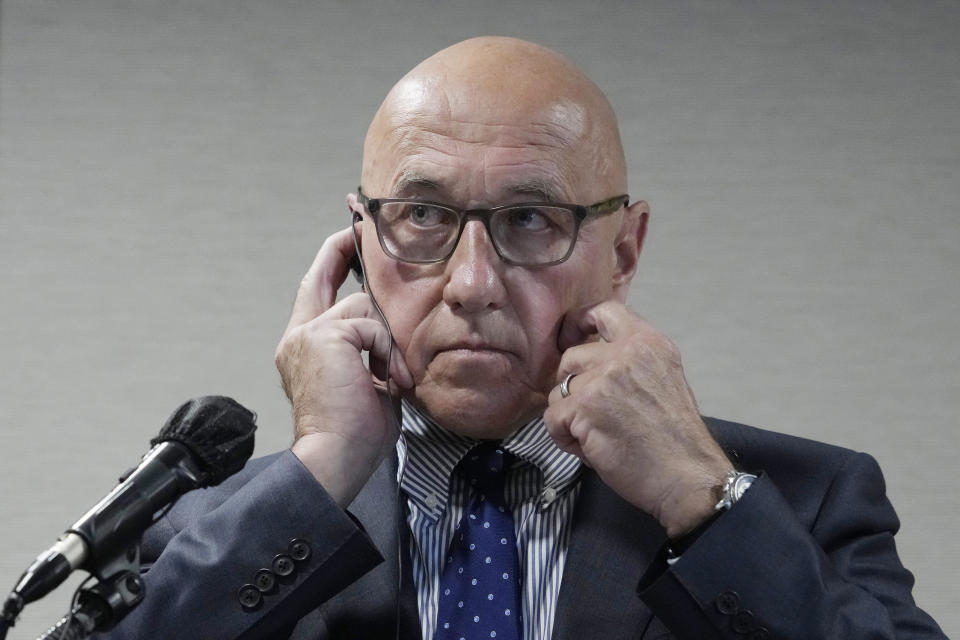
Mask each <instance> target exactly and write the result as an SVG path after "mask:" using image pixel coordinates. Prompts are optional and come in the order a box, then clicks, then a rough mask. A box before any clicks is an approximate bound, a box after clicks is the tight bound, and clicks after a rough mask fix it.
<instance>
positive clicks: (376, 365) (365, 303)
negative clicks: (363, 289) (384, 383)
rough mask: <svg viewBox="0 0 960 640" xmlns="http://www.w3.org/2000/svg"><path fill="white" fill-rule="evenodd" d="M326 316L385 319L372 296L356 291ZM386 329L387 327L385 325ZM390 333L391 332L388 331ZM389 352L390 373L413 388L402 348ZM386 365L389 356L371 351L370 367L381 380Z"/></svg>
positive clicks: (402, 384) (400, 382)
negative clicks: (375, 305) (373, 301)
mask: <svg viewBox="0 0 960 640" xmlns="http://www.w3.org/2000/svg"><path fill="white" fill-rule="evenodd" d="M325 317H333V318H341V319H350V318H368V319H372V320H376V321H377V322H379V323H380V324H381V326H382V325H383V319H382V318H381V317H380V313H379V312H378V311H377V309H376V307H374V305H373V303H372V302H371V301H370V296H369V295H368V294H366V293H354V294H351V295H349V296H347V297H346V298H344V299H343V300H341V301H340V302H338V303H337V304H335V305H333V306H332V307H330V309H329V310H328V311H327V312H325ZM384 329H385V330H386V327H384ZM388 335H390V334H389V333H388ZM391 337H392V336H391ZM387 353H388V354H389V360H390V375H391V376H392V377H393V379H394V380H396V381H397V384H399V385H400V386H401V387H403V388H405V389H410V388H412V387H413V375H412V374H411V373H410V370H409V369H408V368H407V363H406V361H405V360H404V359H403V355H402V354H401V353H400V350H399V349H396V348H394V349H393V351H392V352H390V351H389V349H388V350H387ZM386 367H387V357H386V356H384V357H381V356H379V355H378V354H377V353H374V352H372V351H371V353H370V369H371V371H372V372H373V374H374V375H375V376H377V377H378V378H380V379H381V380H382V379H384V377H385V376H384V373H385V371H386Z"/></svg>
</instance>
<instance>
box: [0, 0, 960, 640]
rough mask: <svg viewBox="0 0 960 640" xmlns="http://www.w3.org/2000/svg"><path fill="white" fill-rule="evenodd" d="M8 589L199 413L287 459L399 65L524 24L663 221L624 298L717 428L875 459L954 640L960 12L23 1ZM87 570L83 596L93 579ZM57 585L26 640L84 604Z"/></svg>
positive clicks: (3, 180) (13, 226) (5, 300)
mask: <svg viewBox="0 0 960 640" xmlns="http://www.w3.org/2000/svg"><path fill="white" fill-rule="evenodd" d="M0 19H2V27H0V193H2V201H0V207H2V209H0V358H2V360H0V363H2V366H0V589H2V590H3V594H2V595H5V594H6V593H7V591H8V590H9V588H11V587H12V586H13V584H14V582H15V581H16V579H17V577H18V576H19V574H20V572H21V571H22V570H23V569H24V568H25V567H26V565H27V564H28V563H29V562H30V560H31V559H32V558H33V557H34V556H35V555H36V554H37V553H38V552H40V551H41V550H43V549H44V548H46V547H47V546H48V545H49V544H50V543H52V542H53V540H54V538H55V537H56V536H57V535H59V533H60V532H62V531H63V530H64V528H65V527H67V526H68V525H69V524H70V523H72V522H73V521H74V520H75V519H76V518H77V517H79V515H80V514H81V513H83V512H84V511H85V510H86V509H87V507H89V506H90V505H92V504H93V503H94V502H95V501H96V500H98V499H99V498H100V497H101V496H102V495H103V494H104V493H106V491H107V490H109V488H110V487H111V486H112V484H113V483H115V481H116V477H117V475H118V474H119V473H120V472H121V471H123V470H124V469H126V468H127V467H129V466H131V465H132V464H134V463H135V462H136V460H137V458H138V457H139V456H140V455H141V454H142V453H143V452H144V451H146V449H147V447H148V445H147V443H148V440H149V439H150V438H151V437H152V436H153V435H155V433H156V432H157V430H158V429H159V427H160V425H161V424H162V422H163V421H164V419H165V418H166V417H167V415H168V414H169V413H170V412H171V411H172V410H173V409H174V408H175V407H176V406H177V405H178V404H180V403H181V402H182V401H184V400H186V399H187V398H189V397H192V396H197V395H203V394H210V393H219V394H226V395H231V396H233V397H235V398H237V399H238V400H239V401H241V402H242V403H244V404H245V405H247V406H248V407H250V408H251V409H253V410H255V411H257V412H258V414H259V416H260V420H259V423H260V430H259V432H258V434H257V435H258V444H257V452H258V454H264V453H268V452H271V451H276V450H278V449H282V448H285V447H287V446H288V445H289V443H290V437H291V424H290V422H291V421H290V417H289V408H288V406H287V403H286V401H285V398H284V396H283V393H282V391H281V389H280V385H279V380H278V376H277V374H276V371H275V369H274V365H273V350H274V347H275V345H276V342H277V339H278V338H279V336H280V334H281V332H282V330H283V327H284V326H285V324H286V320H287V315H288V312H289V309H290V304H291V302H292V300H293V296H294V293H295V291H296V288H297V284H298V283H299V280H300V278H301V276H302V274H303V272H304V271H305V270H306V268H307V266H308V265H309V264H310V262H311V260H312V258H313V255H314V254H315V252H316V251H317V249H318V248H319V246H320V244H321V242H322V241H323V239H324V238H325V237H326V236H327V235H328V234H329V233H330V232H332V231H333V230H336V229H338V228H342V227H344V226H346V224H347V222H348V218H347V209H346V206H345V204H344V195H345V194H346V193H347V192H348V191H350V190H352V189H354V188H355V187H356V185H357V180H358V175H359V166H360V143H361V141H362V137H363V135H364V132H365V130H366V126H367V124H368V122H369V119H370V117H371V116H372V114H373V112H374V110H375V109H376V107H377V105H378V104H379V102H380V100H381V99H382V98H383V96H384V95H385V94H386V92H387V91H388V89H389V88H390V86H391V85H392V84H393V82H394V81H396V80H397V79H398V78H399V77H400V76H401V75H402V74H403V73H404V72H405V71H407V70H408V69H409V68H410V67H412V66H413V65H414V64H416V63H417V62H418V61H419V60H421V59H422V58H424V57H426V56H428V55H429V54H431V53H433V52H434V51H436V50H438V49H440V48H442V47H444V46H446V45H449V44H452V43H454V42H456V41H458V40H461V39H463V38H465V37H469V36H473V35H481V34H501V35H515V36H519V37H524V38H528V39H531V40H533V41H535V42H538V43H541V44H544V45H547V46H549V47H553V48H555V49H557V50H559V51H560V52H561V53H563V54H564V55H566V56H567V57H569V58H571V59H572V60H574V61H575V62H576V63H578V64H579V65H581V66H582V67H583V68H584V69H585V70H586V72H587V73H588V74H589V75H591V76H592V77H593V78H594V79H595V80H596V81H597V83H598V84H599V85H600V86H601V87H602V88H603V89H604V90H605V91H606V92H607V94H608V95H609V97H610V100H611V101H612V103H613V105H614V107H615V108H616V110H617V112H618V113H619V116H620V120H621V128H622V133H623V137H624V140H625V144H626V148H627V154H628V160H629V163H630V194H631V195H632V196H633V197H634V198H643V199H646V200H648V201H649V202H650V203H651V205H652V208H653V215H652V219H651V224H650V232H649V236H648V240H647V247H646V250H645V253H644V255H643V258H642V261H641V265H640V272H639V274H638V276H637V278H636V280H635V282H634V286H633V289H632V293H631V296H632V297H631V302H632V306H633V307H634V308H635V309H636V310H637V311H639V312H640V313H642V314H643V315H644V316H645V317H647V318H648V319H649V320H650V321H651V322H652V323H653V324H654V325H655V326H657V327H658V328H660V329H661V330H663V331H664V332H666V333H667V334H668V335H669V336H671V337H672V338H673V339H674V340H675V341H676V342H677V343H678V345H679V346H680V348H681V350H682V352H683V354H684V362H685V366H686V371H687V374H688V378H689V381H690V383H691V385H692V386H693V388H694V390H695V392H696V394H697V397H698V399H699V402H700V405H701V409H702V411H703V412H704V413H706V414H710V415H716V416H720V417H724V418H728V419H734V420H740V421H744V422H748V423H751V424H755V425H758V426H763V427H767V428H771V429H775V430H779V431H784V432H787V433H792V434H797V435H801V436H807V437H811V438H816V439H820V440H826V441H828V442H832V443H835V444H839V445H843V446H847V447H851V448H854V449H858V450H863V451H867V452H869V453H871V454H873V455H874V456H875V457H876V458H877V459H878V460H879V461H880V463H881V466H882V467H883V469H884V471H885V473H886V478H887V490H888V493H889V495H890V498H891V499H892V501H893V503H894V505H895V506H896V507H897V509H898V511H899V513H900V515H901V518H902V520H903V528H902V531H901V533H900V535H899V536H898V547H899V550H900V553H901V556H902V558H903V560H904V561H905V563H906V564H907V565H908V566H909V567H910V568H911V569H912V570H913V571H914V573H915V575H916V577H917V586H916V588H915V595H916V598H917V600H918V601H919V603H920V604H921V605H922V606H923V607H924V608H926V609H927V610H928V611H929V612H930V613H931V614H933V615H934V617H935V618H937V619H938V620H939V621H940V623H941V625H943V627H944V629H945V631H947V632H948V633H958V634H960V591H958V589H957V588H956V582H957V577H958V570H960V560H958V555H960V540H958V537H957V535H956V530H957V528H958V524H960V515H958V514H960V497H958V496H960V490H958V481H957V464H956V460H957V456H958V453H960V451H958V449H960V447H958V442H960V436H958V430H957V428H956V426H957V414H958V409H960V402H958V397H960V374H958V360H960V320H958V318H960V210H958V204H957V203H958V201H960V175H958V173H960V172H958V167H960V122H958V105H960V75H958V74H960V72H958V69H960V36H958V33H960V4H958V3H957V2H935V1H930V2H907V1H904V2H890V1H881V0H878V1H876V2H850V1H840V2H821V3H810V2H760V1H755V2H749V1H743V2H735V1H733V0H723V1H717V0H709V1H706V0H705V1H703V2H695V1H688V0H684V1H680V2H677V1H666V0H664V1H662V2H609V1H604V0H594V1H592V2H583V1H576V2H574V1H567V0H563V1H560V0H532V1H531V0H528V1H526V2H523V3H520V2H506V1H501V2H475V1H467V0H447V1H445V2H426V1H418V2H396V3H390V2H377V1H373V0H357V1H350V2H348V1H346V0H343V1H321V0H317V1H307V0H278V1H272V2H261V1H252V0H251V1H246V2H242V1H234V0H196V1H176V0H155V1H152V0H141V1H125V0H115V1H110V0H62V1H59V2H58V1H54V0H17V1H11V0H5V1H4V2H3V4H2V7H0ZM69 584H70V585H71V586H72V585H75V584H76V580H72V581H71V582H70V583H69ZM70 591H71V588H70V587H69V586H65V587H63V588H61V589H60V590H58V591H56V592H54V593H53V594H52V595H51V596H49V597H48V598H47V599H46V600H44V601H42V602H40V603H38V604H35V605H32V606H30V607H29V608H28V609H27V610H26V612H25V614H24V615H23V616H22V618H21V622H20V624H19V625H18V626H17V627H16V628H15V629H14V631H13V632H12V633H11V635H10V638H28V637H34V636H36V635H37V634H38V633H39V632H40V631H42V630H43V629H44V628H45V627H46V626H47V625H48V624H50V623H52V622H53V621H54V620H55V619H56V618H57V617H59V615H60V614H61V613H62V612H64V611H65V610H66V608H67V605H68V601H69V597H70Z"/></svg>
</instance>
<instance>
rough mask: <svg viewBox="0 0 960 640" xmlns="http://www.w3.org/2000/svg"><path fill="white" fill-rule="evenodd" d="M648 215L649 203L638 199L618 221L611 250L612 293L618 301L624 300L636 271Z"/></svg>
mask: <svg viewBox="0 0 960 640" xmlns="http://www.w3.org/2000/svg"><path fill="white" fill-rule="evenodd" d="M649 217H650V205H648V204H647V203H646V202H645V201H643V200H638V201H637V202H634V203H633V204H631V205H629V206H627V208H626V209H625V210H624V212H623V218H622V220H621V221H620V231H619V232H618V233H617V238H616V240H615V241H614V245H613V251H614V257H615V258H616V264H615V265H614V269H613V295H614V297H615V298H616V299H617V300H619V301H620V302H626V300H627V293H628V291H629V290H630V281H631V280H633V274H635V273H636V272H637V264H638V263H639V261H640V252H641V251H642V250H643V240H644V238H645V237H646V235H647V219H648V218H649Z"/></svg>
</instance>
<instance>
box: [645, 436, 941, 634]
mask: <svg viewBox="0 0 960 640" xmlns="http://www.w3.org/2000/svg"><path fill="white" fill-rule="evenodd" d="M819 498H820V503H819V506H818V508H815V509H812V510H811V513H812V514H813V517H812V521H810V522H807V523H806V524H805V523H804V522H802V521H801V520H800V518H799V517H798V515H797V513H796V511H795V510H794V508H792V507H791V505H790V504H789V503H788V501H787V500H786V499H785V498H784V496H783V495H782V494H781V492H780V490H779V489H778V488H777V486H776V485H775V484H774V482H773V481H772V480H771V479H770V477H769V476H766V475H761V476H760V478H759V479H758V480H757V481H756V482H754V484H753V486H752V487H751V488H750V489H749V490H748V491H747V492H746V494H744V496H743V498H742V499H741V500H740V501H739V502H738V503H737V504H736V505H734V506H733V508H731V509H730V510H729V511H728V512H727V513H725V514H723V515H722V516H721V517H720V518H719V519H718V520H717V521H716V522H715V523H714V524H713V525H711V526H710V528H708V529H707V530H706V531H705V533H704V534H703V535H702V536H701V537H700V538H698V539H697V541H696V542H695V543H694V544H693V545H692V546H691V547H690V548H689V549H687V551H686V552H685V553H684V554H683V555H682V557H681V558H680V559H679V560H678V561H677V562H676V563H675V564H674V565H673V566H671V567H667V565H666V562H665V559H664V555H663V554H662V553H661V556H660V558H659V559H658V560H657V562H655V563H654V564H653V565H652V566H651V567H650V569H649V570H648V571H647V572H646V573H645V574H644V576H643V578H642V579H641V582H640V595H641V598H642V599H643V600H644V602H645V603H646V604H647V605H648V606H649V607H650V608H651V609H652V610H653V612H654V614H655V615H656V616H657V617H659V618H660V619H661V620H662V621H663V622H664V623H665V624H666V626H667V627H668V628H669V629H670V630H671V631H672V632H673V633H674V634H675V635H676V637H677V638H680V639H682V640H687V639H689V640H694V639H696V640H701V639H705V638H724V639H730V640H734V639H736V640H744V639H748V638H749V639H751V640H762V639H763V638H782V639H793V638H797V639H801V638H802V639H804V640H806V639H809V638H844V639H845V640H856V639H858V638H871V639H880V638H945V636H944V635H943V632H942V631H941V630H940V629H939V627H938V626H937V624H936V623H935V622H934V621H933V620H932V619H931V618H930V617H929V616H928V615H927V614H926V613H924V612H923V611H922V610H921V609H919V608H918V607H917V606H916V604H915V603H914V601H913V597H912V595H911V589H912V587H913V576H912V575H911V574H910V572H909V571H907V570H906V569H905V568H904V567H903V565H902V564H901V563H900V559H899V558H898V556H897V552H896V547H895V545H894V539H893V536H894V533H896V531H897V529H898V528H899V521H898V519H897V516H896V513H895V512H894V510H893V507H892V506H891V504H890V502H889V501H888V500H887V497H886V495H885V488H884V481H883V476H882V474H881V472H880V468H879V466H878V465H877V463H876V462H875V461H874V459H873V458H871V457H870V456H868V455H866V454H851V455H850V457H849V458H847V460H846V462H845V463H844V464H843V465H842V467H841V468H840V469H839V470H838V472H837V473H836V474H835V476H834V478H833V481H832V482H831V483H830V484H829V485H828V487H827V488H826V490H825V492H824V493H823V494H822V496H820V497H819Z"/></svg>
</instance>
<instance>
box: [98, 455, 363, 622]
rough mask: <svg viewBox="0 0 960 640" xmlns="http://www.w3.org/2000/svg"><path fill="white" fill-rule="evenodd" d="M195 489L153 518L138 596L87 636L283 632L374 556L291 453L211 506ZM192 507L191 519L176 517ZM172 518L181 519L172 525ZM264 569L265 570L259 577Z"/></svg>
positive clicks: (354, 576)
mask: <svg viewBox="0 0 960 640" xmlns="http://www.w3.org/2000/svg"><path fill="white" fill-rule="evenodd" d="M207 491H209V490H207ZM194 494H196V495H194ZM203 494H204V492H203V491H200V492H193V493H192V494H188V495H186V496H184V497H183V498H182V499H181V502H183V501H184V500H186V502H187V503H186V504H183V505H182V504H180V503H178V504H177V506H176V509H177V511H176V513H175V514H172V515H176V517H168V518H167V519H165V520H163V521H161V522H160V523H158V524H157V525H155V526H154V528H153V529H154V530H153V531H151V532H150V535H149V536H148V537H146V538H145V540H144V552H145V555H146V556H147V557H146V558H145V560H146V561H149V560H150V559H151V558H150V557H149V556H151V555H153V553H152V552H151V548H154V547H156V548H161V549H162V551H160V552H159V554H158V555H157V557H156V559H155V561H153V562H152V563H151V564H150V566H149V567H148V569H147V570H146V573H145V574H144V583H145V585H146V592H145V593H146V595H145V598H144V599H143V601H142V602H141V603H140V604H139V605H138V606H137V607H136V608H135V609H134V610H133V611H132V612H131V613H130V614H129V615H128V616H127V617H126V618H125V619H124V620H123V621H122V622H121V623H120V624H119V625H117V627H115V628H114V629H112V630H110V631H109V632H107V633H104V634H101V635H97V636H94V637H100V638H111V639H127V638H130V639H133V638H146V637H150V638H178V639H181V640H188V639H193V638H196V639H197V640H201V639H202V640H212V639H224V640H226V639H234V638H278V637H285V636H286V635H287V634H289V632H290V629H292V628H293V626H294V625H295V624H296V622H297V620H299V619H300V618H301V617H302V616H303V615H305V614H306V613H307V612H309V611H310V610H311V609H314V608H315V607H317V606H318V605H319V604H321V603H322V602H324V601H325V600H327V599H328V598H330V597H331V596H333V595H334V594H336V593H337V592H339V591H340V590H342V589H343V588H345V587H346V586H347V585H349V584H350V583H351V582H353V581H354V580H356V579H357V578H359V577H360V576H362V575H363V574H364V573H366V572H367V571H369V570H370V569H372V568H373V567H374V566H376V565H377V564H378V563H380V562H381V561H382V557H381V556H380V554H379V552H378V551H377V550H376V548H375V547H374V546H373V543H372V542H371V541H370V540H369V538H368V537H367V535H366V534H365V533H364V532H363V530H362V528H361V527H360V526H358V524H357V523H356V522H355V521H354V520H353V519H352V518H351V517H350V516H349V515H348V514H346V513H345V512H344V511H343V510H341V509H340V508H339V507H338V506H337V505H336V503H334V502H333V500H332V499H331V498H330V497H329V496H328V495H327V494H326V492H325V491H324V490H323V488H322V487H321V486H320V484H319V483H317V481H316V480H315V479H314V477H313V476H312V475H311V474H310V472H309V471H308V470H307V469H306V468H305V467H304V466H303V465H302V464H301V463H300V461H299V460H298V459H297V457H296V456H295V455H294V454H293V453H292V452H290V451H286V452H284V453H283V454H281V455H280V456H279V457H277V458H276V459H275V460H273V462H272V463H270V464H269V466H267V467H266V468H265V469H263V470H262V471H261V472H259V473H257V474H256V475H255V476H253V477H252V479H250V480H249V481H247V482H246V483H245V484H243V485H242V486H240V487H239V488H238V489H237V490H236V491H235V492H234V493H232V494H230V495H229V497H227V498H226V499H225V500H223V501H222V502H221V503H219V504H212V505H211V504H210V503H209V501H208V500H205V496H204V495H203ZM191 501H193V502H196V503H197V505H196V506H194V505H191V504H190V502H191ZM210 507H213V508H210ZM206 509H209V510H206ZM191 510H193V511H194V512H196V513H197V515H196V517H193V516H192V515H188V516H187V517H184V516H183V515H180V514H182V513H184V512H186V513H188V514H190V513H191ZM179 521H183V523H184V524H185V526H184V528H183V529H182V530H179V531H177V528H178V524H179V523H180V522H179ZM171 536H172V537H171ZM158 538H159V539H160V543H159V544H158V542H157V541H158ZM294 540H296V541H297V544H296V545H295V546H294V545H291V542H292V541H294ZM164 543H165V544H164ZM305 555H306V556H307V557H304V556H305ZM262 570H266V571H268V572H269V573H268V574H262V575H261V576H260V577H261V579H260V581H258V580H257V575H258V572H261V571H262ZM271 583H272V584H271Z"/></svg>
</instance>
